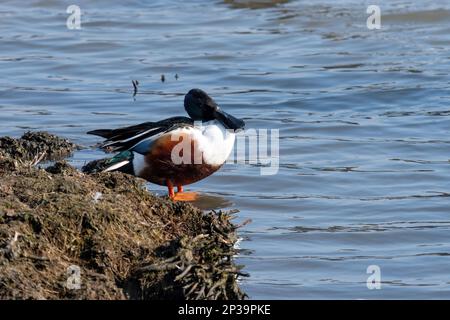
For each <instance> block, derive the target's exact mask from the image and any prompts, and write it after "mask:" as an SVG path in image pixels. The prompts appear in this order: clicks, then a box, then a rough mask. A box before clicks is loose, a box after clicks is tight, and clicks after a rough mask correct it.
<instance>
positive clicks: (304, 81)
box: [0, 0, 450, 299]
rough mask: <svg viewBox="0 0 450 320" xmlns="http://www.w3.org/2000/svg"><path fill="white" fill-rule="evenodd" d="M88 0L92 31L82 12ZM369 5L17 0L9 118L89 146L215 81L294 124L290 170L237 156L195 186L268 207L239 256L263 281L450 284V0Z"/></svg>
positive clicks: (216, 196) (213, 86)
mask: <svg viewBox="0 0 450 320" xmlns="http://www.w3.org/2000/svg"><path fill="white" fill-rule="evenodd" d="M74 2H75V3H76V4H78V5H79V6H80V7H81V10H82V29H81V30H68V29H67V28H66V18H67V17H68V14H67V13H66V8H67V6H68V5H69V4H73V3H74ZM369 4H371V3H370V2H365V1H353V0H344V1H331V0H318V1H287V0H285V1H282V0H278V1H270V0H265V1H263V0H254V1H251V0H249V1H245V0H235V1H232V0H226V1H207V0H197V1H189V2H187V1H181V0H171V1H163V0H135V1H122V2H121V4H119V3H118V4H111V2H110V1H105V0H102V1H81V0H77V1H53V0H41V1H38V0H33V1H28V2H26V3H25V2H22V1H2V2H1V4H0V27H1V30H2V32H1V34H0V74H1V77H0V119H1V126H0V135H13V136H19V135H21V134H22V133H23V132H24V131H26V130H30V129H31V130H48V131H50V132H53V133H57V134H60V135H63V136H66V137H68V138H70V139H73V140H74V141H76V142H78V143H80V144H82V145H84V146H86V147H90V146H93V145H95V144H96V143H97V142H99V141H100V140H99V139H98V138H97V137H93V136H88V135H86V134H85V132H86V131H88V130H92V129H96V128H101V127H105V126H106V127H111V128H114V127H118V126H123V125H131V124H135V123H139V122H143V121H152V120H159V119H162V118H165V117H169V116H173V115H182V114H183V113H184V111H183V109H182V101H183V95H184V94H185V93H186V92H187V91H188V90H189V89H190V88H193V87H200V88H203V89H204V90H206V91H207V92H208V93H210V94H211V95H212V96H213V97H214V98H215V99H216V100H217V101H218V102H219V103H220V104H221V105H222V107H223V108H224V109H226V110H227V111H229V112H230V113H232V114H233V115H235V116H238V117H242V118H244V119H245V120H246V122H247V125H248V127H250V128H256V129H259V128H267V129H279V130H280V170H279V172H278V174H276V175H274V176H261V175H260V167H258V166H254V165H236V164H228V165H226V166H225V167H224V168H223V169H222V170H221V171H220V172H219V173H217V174H215V175H214V176H212V177H210V178H208V179H206V180H204V181H202V182H200V183H197V184H195V185H192V186H190V187H189V188H188V189H191V190H196V191H200V192H201V193H202V200H201V201H200V203H199V205H201V206H203V207H204V208H216V207H218V208H227V209H229V208H232V209H239V210H240V213H238V214H237V221H244V220H245V219H249V218H250V219H252V223H250V224H248V225H246V226H245V227H243V228H242V229H241V231H240V234H241V237H242V241H241V242H240V243H239V247H240V248H241V252H240V256H239V258H238V260H239V263H241V264H244V265H245V271H247V272H248V273H249V274H250V277H249V278H246V279H242V286H243V288H244V290H245V291H246V292H248V294H249V296H250V297H251V298H255V299H263V298H273V299H282V298H286V299H297V298H303V299H309V298H351V299H354V298H435V299H436V298H450V263H449V262H450V261H449V255H450V208H449V207H450V160H449V159H450V155H449V151H450V121H449V120H450V105H449V102H450V90H449V89H450V77H449V63H450V1H427V0H425V1H409V0H393V1H378V4H379V5H380V7H381V13H382V21H381V22H382V29H381V30H368V29H367V27H366V19H367V17H368V14H367V13H366V9H367V6H368V5H369ZM161 74H164V75H165V80H166V81H165V82H161ZM175 75H178V79H176V78H175ZM134 79H136V80H139V82H140V86H139V93H138V95H137V96H136V97H135V98H133V96H132V91H133V90H132V85H131V80H134ZM102 156H103V154H102V153H101V152H99V151H98V150H95V149H93V148H88V149H86V150H83V151H80V152H78V153H77V154H75V155H74V157H73V159H71V161H72V162H73V163H74V164H75V165H77V166H81V165H82V164H83V163H84V162H85V161H89V160H92V159H94V158H98V157H102ZM150 189H151V190H155V191H156V192H158V193H160V194H163V193H164V192H165V191H164V189H162V188H160V187H157V186H154V185H152V186H150ZM369 265H378V266H379V267H380V268H381V276H382V281H383V282H382V288H381V290H368V289H367V286H366V280H367V277H368V274H366V269H367V267H368V266H369Z"/></svg>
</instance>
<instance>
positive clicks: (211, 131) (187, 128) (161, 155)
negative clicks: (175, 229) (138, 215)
mask: <svg viewBox="0 0 450 320" xmlns="http://www.w3.org/2000/svg"><path fill="white" fill-rule="evenodd" d="M184 108H185V110H186V112H187V113H188V115H189V118H188V117H172V118H168V119H165V120H161V121H158V122H145V123H141V124H138V125H135V126H131V127H125V128H119V129H113V130H110V129H100V130H94V131H90V132H88V134H93V135H97V136H101V137H103V138H106V139H107V140H106V141H105V142H104V143H103V144H102V146H101V147H102V148H105V149H109V150H112V151H121V152H120V153H119V154H118V155H116V156H115V157H113V158H111V159H108V160H106V162H105V163H104V164H105V167H104V168H102V171H115V170H119V171H122V172H125V173H129V174H133V175H135V176H138V177H141V178H144V179H146V180H147V181H150V182H152V183H155V184H159V185H164V186H167V188H168V191H169V197H170V198H172V199H175V200H184V201H191V200H194V199H195V197H196V196H195V194H188V193H183V186H185V185H188V184H191V183H194V182H197V181H199V180H202V179H204V178H206V177H208V176H209V175H211V174H213V173H214V172H216V171H217V170H219V169H220V167H221V166H222V165H223V164H224V163H225V161H226V159H227V158H228V156H229V155H230V153H231V151H232V150H233V145H234V140H235V132H236V131H237V130H240V129H243V128H244V126H245V123H244V121H243V120H240V119H236V118H235V117H233V116H232V115H230V114H228V113H226V112H224V111H223V110H221V109H220V108H219V106H218V105H217V103H216V102H215V101H214V100H213V99H212V98H211V97H210V96H208V94H206V93H205V92H204V91H202V90H200V89H192V90H190V91H189V92H188V93H187V94H186V96H185V98H184ZM186 144H187V145H186ZM174 186H177V188H178V193H177V194H175V192H174Z"/></svg>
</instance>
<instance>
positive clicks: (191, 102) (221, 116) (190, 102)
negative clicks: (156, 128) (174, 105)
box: [184, 89, 245, 131]
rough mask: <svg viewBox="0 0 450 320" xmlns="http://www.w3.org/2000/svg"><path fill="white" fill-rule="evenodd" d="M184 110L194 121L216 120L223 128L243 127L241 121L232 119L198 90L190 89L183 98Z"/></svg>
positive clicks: (243, 123)
mask: <svg viewBox="0 0 450 320" xmlns="http://www.w3.org/2000/svg"><path fill="white" fill-rule="evenodd" d="M184 108H185V109H186V112H187V113H188V114H189V116H190V117H191V119H192V120H194V121H210V120H218V121H220V122H221V123H222V124H223V125H224V127H225V128H227V129H232V130H235V131H236V130H240V129H243V128H244V126H245V122H244V121H243V120H241V119H237V118H235V117H233V116H232V115H231V114H228V113H226V112H225V111H223V110H222V109H220V108H219V106H218V105H217V103H216V102H215V101H214V100H213V99H212V98H211V97H210V96H208V94H207V93H206V92H205V91H203V90H200V89H192V90H191V91H189V92H188V93H187V94H186V96H185V97H184Z"/></svg>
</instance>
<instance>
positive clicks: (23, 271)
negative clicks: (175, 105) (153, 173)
mask: <svg viewBox="0 0 450 320" xmlns="http://www.w3.org/2000/svg"><path fill="white" fill-rule="evenodd" d="M59 147H61V148H59ZM75 148H76V146H75V145H74V144H72V143H71V142H70V141H67V140H64V139H60V138H58V137H55V136H52V135H49V134H46V133H27V134H25V135H24V137H22V138H21V139H12V138H0V299H243V298H244V297H245V294H244V293H243V292H242V291H241V289H240V288H239V286H238V283H237V277H238V275H240V272H241V271H240V269H241V268H240V267H239V266H236V265H235V264H234V261H233V255H234V254H235V250H234V247H233V245H234V244H235V242H236V241H237V236H236V226H235V225H234V224H232V223H231V221H230V219H231V215H230V214H227V213H223V212H210V213H204V212H202V211H200V210H199V209H197V208H195V207H193V206H192V205H190V204H187V203H178V202H172V201H171V200H168V199H164V198H159V197H156V196H153V195H152V194H150V193H149V192H148V191H147V190H146V189H145V184H144V181H143V180H140V179H136V178H134V177H131V176H127V175H124V174H121V173H97V174H93V175H85V174H83V173H81V172H79V171H78V170H76V169H75V168H73V167H71V166H70V165H68V164H67V163H66V162H64V161H60V162H56V163H55V164H54V165H52V166H50V167H48V168H46V169H42V168H38V167H36V166H35V165H34V164H35V163H36V162H37V161H38V160H39V159H40V160H42V159H44V158H54V157H55V156H57V155H59V156H60V155H67V154H69V153H70V152H72V151H73V150H74V149H75ZM42 154H44V156H42Z"/></svg>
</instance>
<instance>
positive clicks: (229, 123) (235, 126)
mask: <svg viewBox="0 0 450 320" xmlns="http://www.w3.org/2000/svg"><path fill="white" fill-rule="evenodd" d="M215 116H216V119H217V120H219V121H220V122H221V123H222V124H223V125H224V126H225V128H227V129H232V130H234V131H237V130H242V129H244V127H245V122H244V121H243V120H241V119H237V118H235V117H233V116H232V115H231V114H228V113H226V112H225V111H222V110H220V109H219V110H216V111H215Z"/></svg>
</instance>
